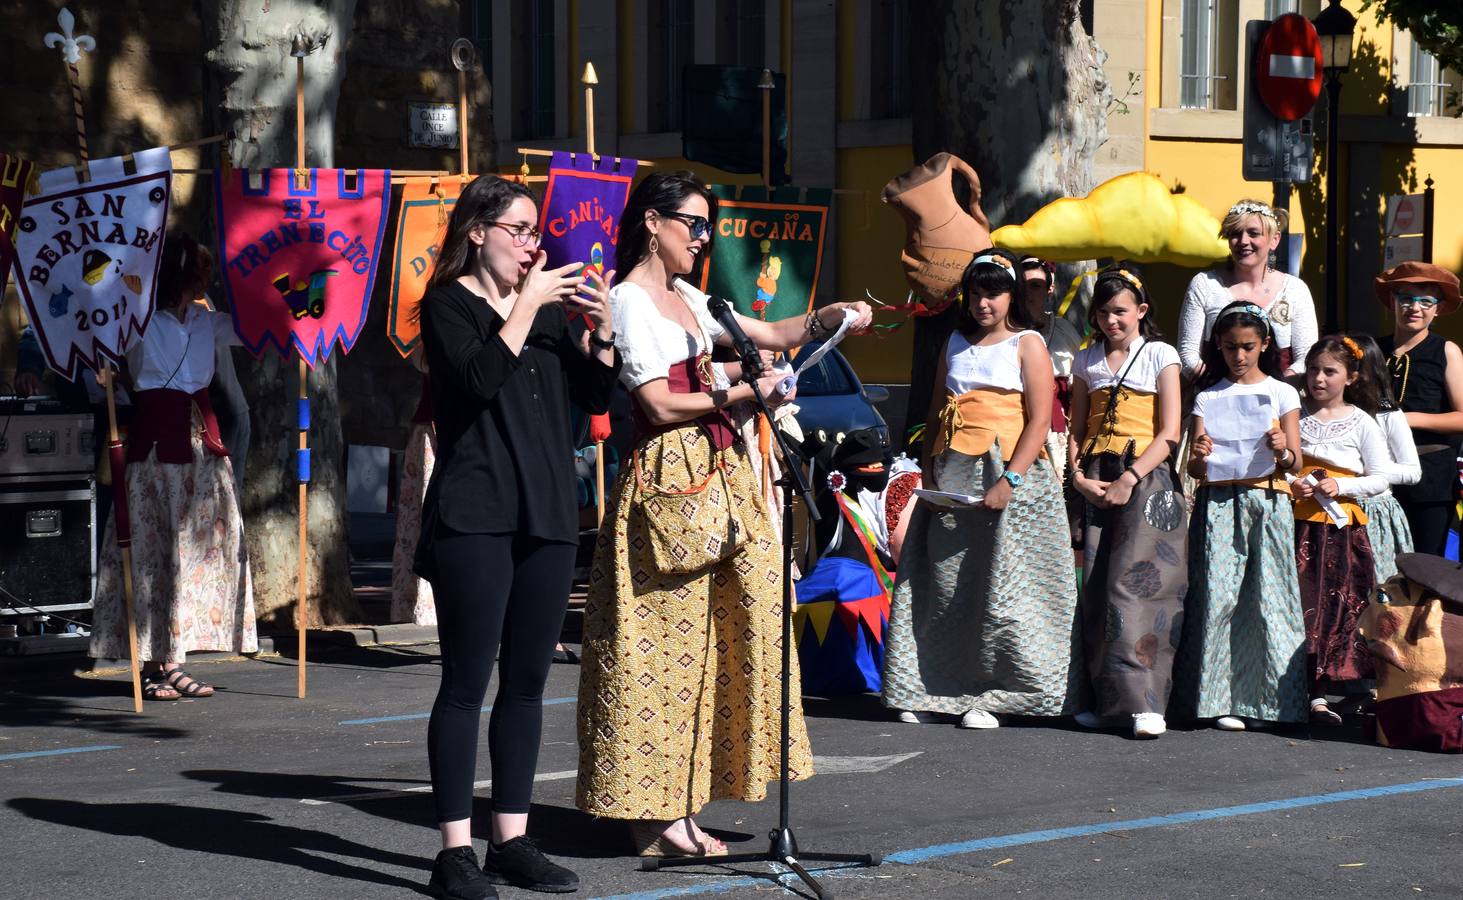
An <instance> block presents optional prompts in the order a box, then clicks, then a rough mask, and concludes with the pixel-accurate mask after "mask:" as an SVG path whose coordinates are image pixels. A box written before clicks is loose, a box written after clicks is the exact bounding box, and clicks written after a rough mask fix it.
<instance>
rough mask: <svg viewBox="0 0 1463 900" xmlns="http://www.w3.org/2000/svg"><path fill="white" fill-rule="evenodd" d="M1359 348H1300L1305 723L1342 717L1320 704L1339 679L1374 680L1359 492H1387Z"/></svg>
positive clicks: (1298, 516)
mask: <svg viewBox="0 0 1463 900" xmlns="http://www.w3.org/2000/svg"><path fill="white" fill-rule="evenodd" d="M1363 358H1364V356H1363V354H1362V350H1361V347H1360V346H1358V345H1357V343H1356V341H1353V340H1352V339H1351V338H1348V337H1338V336H1335V335H1332V336H1330V337H1324V338H1322V339H1321V340H1319V341H1317V342H1316V343H1315V344H1313V345H1312V346H1311V349H1310V352H1309V353H1307V354H1306V381H1305V388H1306V399H1305V404H1304V406H1305V414H1304V415H1302V416H1301V418H1300V446H1301V453H1302V454H1303V456H1304V460H1303V463H1302V466H1301V473H1302V477H1301V479H1300V480H1298V481H1296V482H1295V483H1294V484H1293V485H1292V486H1291V492H1292V493H1293V494H1294V496H1295V561H1296V564H1297V566H1298V567H1299V570H1300V600H1301V607H1302V609H1304V611H1305V623H1306V671H1307V673H1308V675H1309V676H1310V688H1311V721H1312V722H1313V723H1315V724H1318V725H1340V724H1341V716H1340V715H1338V714H1337V713H1336V712H1335V711H1334V710H1332V709H1331V708H1330V706H1329V705H1327V703H1326V693H1325V692H1326V689H1327V688H1332V687H1334V686H1335V684H1336V683H1337V682H1343V681H1355V680H1357V679H1361V678H1370V677H1371V675H1372V664H1371V654H1370V653H1369V652H1368V651H1367V648H1366V642H1365V641H1364V640H1363V639H1362V637H1361V635H1360V634H1359V633H1357V627H1356V626H1357V623H1358V622H1359V621H1360V619H1361V614H1362V612H1364V611H1365V610H1366V607H1367V603H1369V602H1370V601H1371V597H1372V592H1373V591H1375V590H1376V589H1377V576H1376V567H1375V564H1374V562H1373V560H1372V542H1371V540H1370V539H1369V538H1368V536H1367V530H1366V524H1367V515H1366V513H1365V512H1364V511H1362V508H1361V506H1360V505H1359V504H1358V503H1357V500H1358V499H1359V498H1362V497H1371V496H1374V495H1376V494H1380V493H1382V492H1383V491H1385V490H1387V474H1386V473H1387V470H1388V468H1389V467H1390V465H1391V458H1390V457H1389V456H1388V453H1387V438H1386V437H1385V436H1384V435H1383V434H1382V429H1381V427H1380V426H1378V425H1377V422H1376V420H1375V419H1373V418H1372V417H1371V415H1370V414H1369V413H1368V412H1367V410H1375V409H1376V408H1377V392H1376V385H1375V384H1373V383H1372V382H1371V381H1370V380H1369V379H1361V378H1360V377H1358V376H1359V373H1360V370H1361V364H1362V360H1363Z"/></svg>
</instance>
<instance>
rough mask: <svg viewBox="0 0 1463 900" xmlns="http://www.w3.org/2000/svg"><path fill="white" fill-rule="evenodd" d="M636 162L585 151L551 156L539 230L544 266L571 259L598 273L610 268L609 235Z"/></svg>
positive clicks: (612, 250)
mask: <svg viewBox="0 0 1463 900" xmlns="http://www.w3.org/2000/svg"><path fill="white" fill-rule="evenodd" d="M638 166H639V162H637V161H636V160H633V159H623V158H619V157H614V156H601V157H600V158H599V162H595V160H594V157H593V156H591V155H590V154H588V153H565V152H562V151H561V152H558V153H555V154H554V157H553V160H552V161H551V162H550V164H549V181H548V184H547V185H546V186H545V188H544V204H543V213H542V214H541V215H540V217H539V230H540V231H542V232H543V233H544V239H543V245H542V246H543V248H544V252H545V253H547V254H548V266H549V267H550V268H553V267H556V266H567V265H568V264H569V263H571V262H577V263H582V264H584V265H586V266H592V267H594V268H596V269H598V270H599V271H600V273H601V274H603V273H604V272H605V271H607V270H609V269H613V268H614V267H615V233H616V229H617V228H619V225H620V213H622V212H624V211H625V201H626V200H627V199H628V198H629V196H630V181H631V180H632V179H633V178H634V177H635V169H636V168H637V167H638Z"/></svg>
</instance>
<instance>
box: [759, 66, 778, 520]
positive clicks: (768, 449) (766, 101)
mask: <svg viewBox="0 0 1463 900" xmlns="http://www.w3.org/2000/svg"><path fill="white" fill-rule="evenodd" d="M773 85H774V82H773V81H772V70H771V69H763V70H762V78H761V79H760V80H758V82H757V88H758V90H760V91H761V92H762V187H763V188H764V189H766V191H767V199H768V200H769V201H770V200H771V199H772V88H773ZM757 452H758V453H760V454H761V455H762V496H763V497H765V498H767V505H768V508H769V509H775V508H777V502H776V497H775V496H774V494H773V492H772V423H770V422H768V421H767V416H765V415H759V416H758V417H757Z"/></svg>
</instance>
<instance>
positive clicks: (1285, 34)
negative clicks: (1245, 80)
mask: <svg viewBox="0 0 1463 900" xmlns="http://www.w3.org/2000/svg"><path fill="white" fill-rule="evenodd" d="M1255 86H1256V87H1257V88H1258V89H1259V92H1260V99H1261V100H1263V101H1265V106H1266V107H1268V108H1269V110H1270V111H1271V112H1272V113H1274V114H1275V115H1276V117H1278V118H1279V119H1280V120H1281V121H1284V122H1294V121H1295V120H1296V119H1299V118H1300V117H1302V116H1304V115H1305V114H1306V113H1308V112H1310V111H1311V107H1313V106H1315V105H1316V98H1318V97H1320V96H1321V39H1320V38H1319V37H1317V36H1316V27H1315V26H1314V25H1312V24H1311V21H1310V20H1309V19H1307V18H1306V17H1305V16H1302V15H1300V14H1299V13H1286V14H1285V15H1283V16H1281V17H1280V18H1278V19H1276V20H1275V21H1274V22H1273V23H1271V25H1270V27H1269V28H1268V29H1266V31H1265V37H1264V38H1262V39H1261V40H1260V47H1259V50H1258V51H1257V52H1256V53H1255Z"/></svg>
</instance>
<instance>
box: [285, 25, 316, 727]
mask: <svg viewBox="0 0 1463 900" xmlns="http://www.w3.org/2000/svg"><path fill="white" fill-rule="evenodd" d="M311 49H312V48H311V47H310V46H309V42H308V41H306V40H304V39H303V38H302V37H300V38H296V40H295V41H294V42H293V45H292V47H291V48H290V53H291V55H292V56H294V58H295V187H296V188H297V189H298V190H305V189H306V188H308V187H309V180H310V173H309V170H307V169H306V168H305V57H306V56H307V55H309V53H310V50H311ZM299 374H300V390H299V399H298V405H297V408H296V427H297V428H298V429H299V434H300V445H299V450H298V452H297V454H296V459H295V480H296V481H297V482H299V498H298V506H299V550H298V552H297V554H296V557H297V559H296V564H297V570H296V573H295V637H296V643H297V648H296V652H297V653H298V658H299V666H298V679H297V683H296V696H298V697H299V699H301V700H303V699H304V698H305V675H306V661H305V635H306V626H307V625H308V624H309V613H308V611H307V609H306V605H307V601H308V595H309V591H308V583H307V580H308V574H309V573H308V571H307V568H308V562H309V552H310V545H309V539H310V524H309V523H310V514H309V512H310V507H309V503H310V498H309V492H308V487H309V483H310V382H309V374H310V372H309V368H308V367H307V366H306V365H305V357H304V354H301V355H300V360H299Z"/></svg>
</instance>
